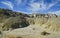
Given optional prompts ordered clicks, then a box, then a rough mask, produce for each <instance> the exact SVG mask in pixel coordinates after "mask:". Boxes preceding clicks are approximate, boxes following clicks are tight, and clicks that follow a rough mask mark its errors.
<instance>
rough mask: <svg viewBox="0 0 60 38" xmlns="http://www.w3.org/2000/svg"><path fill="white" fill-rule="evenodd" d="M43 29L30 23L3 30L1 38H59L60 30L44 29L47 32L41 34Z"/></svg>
mask: <svg viewBox="0 0 60 38" xmlns="http://www.w3.org/2000/svg"><path fill="white" fill-rule="evenodd" d="M44 31H45V29H43V28H42V27H40V26H37V25H30V26H28V27H25V28H18V29H14V30H12V31H4V32H3V38H60V32H52V31H45V32H47V33H49V34H47V33H46V34H45V35H44V34H42V33H43V32H44Z"/></svg>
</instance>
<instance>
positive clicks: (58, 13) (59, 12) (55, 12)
mask: <svg viewBox="0 0 60 38" xmlns="http://www.w3.org/2000/svg"><path fill="white" fill-rule="evenodd" d="M49 13H50V14H57V15H60V10H59V11H54V12H49Z"/></svg>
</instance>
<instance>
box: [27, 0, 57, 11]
mask: <svg viewBox="0 0 60 38" xmlns="http://www.w3.org/2000/svg"><path fill="white" fill-rule="evenodd" d="M57 3H58V1H54V0H52V3H50V4H48V5H47V4H45V3H44V0H41V1H40V2H34V0H31V3H29V5H30V8H28V10H32V12H36V11H39V10H40V11H43V10H48V9H50V8H51V7H53V6H54V5H56V4H57Z"/></svg>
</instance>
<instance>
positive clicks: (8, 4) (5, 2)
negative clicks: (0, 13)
mask: <svg viewBox="0 0 60 38" xmlns="http://www.w3.org/2000/svg"><path fill="white" fill-rule="evenodd" d="M1 3H2V4H5V5H7V6H8V7H9V8H10V9H13V7H14V5H13V4H12V3H11V2H10V1H2V2H1Z"/></svg>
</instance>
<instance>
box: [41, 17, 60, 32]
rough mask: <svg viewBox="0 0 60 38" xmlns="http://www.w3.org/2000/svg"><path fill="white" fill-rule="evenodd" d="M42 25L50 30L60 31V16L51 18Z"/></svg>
mask: <svg viewBox="0 0 60 38" xmlns="http://www.w3.org/2000/svg"><path fill="white" fill-rule="evenodd" d="M42 27H43V28H44V29H46V30H50V31H60V18H50V19H49V20H48V22H47V23H45V24H43V25H42Z"/></svg>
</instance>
